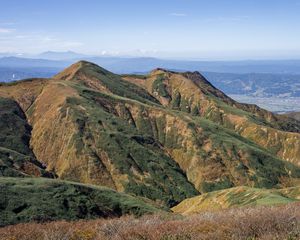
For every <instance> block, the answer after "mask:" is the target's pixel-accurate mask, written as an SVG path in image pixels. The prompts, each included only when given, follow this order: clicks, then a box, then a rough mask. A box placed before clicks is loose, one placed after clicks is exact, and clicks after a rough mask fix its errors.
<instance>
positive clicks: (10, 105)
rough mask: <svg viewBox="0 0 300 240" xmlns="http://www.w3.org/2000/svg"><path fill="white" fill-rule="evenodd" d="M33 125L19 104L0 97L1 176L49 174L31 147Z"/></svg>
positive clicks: (49, 175)
mask: <svg viewBox="0 0 300 240" xmlns="http://www.w3.org/2000/svg"><path fill="white" fill-rule="evenodd" d="M30 138H31V127H30V126H29V125H28V123H27V120H26V116H25V114H24V112H23V111H22V109H21V108H20V107H19V105H18V104H17V103H16V102H15V101H13V100H11V99H7V98H0V176H15V177H24V176H48V177H51V176H52V174H50V173H47V171H46V170H45V166H43V165H42V164H41V163H40V162H39V161H37V159H36V157H35V155H34V153H33V152H32V150H31V148H30V144H29V141H30Z"/></svg>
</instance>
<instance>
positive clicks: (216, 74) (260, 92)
mask: <svg viewBox="0 0 300 240" xmlns="http://www.w3.org/2000/svg"><path fill="white" fill-rule="evenodd" d="M39 57H41V58H49V59H39V58H19V57H3V58H0V81H3V82H9V81H14V80H19V79H24V78H30V77H51V76H53V75H54V74H56V73H57V72H59V71H61V70H62V69H63V68H65V67H67V66H68V65H70V64H71V62H72V60H70V59H69V58H75V59H81V58H83V59H87V60H90V61H93V62H95V63H97V64H99V65H101V66H104V67H105V68H106V69H108V70H110V71H114V72H117V73H123V74H124V73H142V74H144V73H147V72H149V71H150V70H151V69H153V68H155V67H162V68H166V69H171V70H172V69H173V70H176V71H201V72H202V73H203V74H204V76H206V77H207V78H208V79H209V81H211V82H212V83H213V84H214V85H215V86H217V87H218V88H220V89H221V90H222V91H224V92H225V93H226V94H240V95H251V96H259V97H273V96H279V97H280V96H281V97H300V61H240V62H200V61H175V60H162V59H156V58H119V57H89V56H86V55H82V54H77V53H75V52H63V53H57V52H45V53H42V54H40V55H39ZM54 59H64V60H54ZM244 72H245V73H244ZM251 72H253V73H251ZM271 72H272V73H271Z"/></svg>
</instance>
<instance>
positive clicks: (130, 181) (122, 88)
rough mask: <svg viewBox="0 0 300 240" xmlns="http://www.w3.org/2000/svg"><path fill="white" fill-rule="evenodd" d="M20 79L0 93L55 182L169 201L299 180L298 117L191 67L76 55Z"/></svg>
mask: <svg viewBox="0 0 300 240" xmlns="http://www.w3.org/2000/svg"><path fill="white" fill-rule="evenodd" d="M26 84H28V86H27V87H26V88H22V86H24V82H20V83H19V84H16V85H14V86H6V85H5V86H1V87H0V96H3V97H6V98H7V97H10V98H13V99H15V100H16V101H17V102H18V103H19V104H20V106H22V108H23V110H24V111H26V115H27V118H28V122H29V123H30V125H31V126H32V128H33V129H32V134H31V139H30V146H31V148H32V149H33V152H34V154H35V156H36V157H37V159H38V160H40V161H41V162H43V163H46V164H47V169H48V170H51V171H55V172H56V174H57V175H58V176H59V177H60V178H62V179H68V180H73V181H78V182H83V183H91V184H96V185H104V186H108V187H110V188H113V189H116V190H117V191H125V192H127V193H132V194H136V195H139V196H143V197H147V198H149V199H152V200H157V201H158V202H160V203H164V204H167V205H168V206H173V205H174V204H176V203H178V202H180V201H181V200H183V199H185V198H187V197H192V196H194V195H196V194H198V193H199V192H208V191H212V190H217V189H224V188H229V187H233V186H240V185H247V186H255V187H274V186H279V185H283V184H287V183H289V184H292V182H293V181H294V180H297V179H298V178H300V168H299V166H300V162H299V159H300V149H299V146H300V144H299V143H300V134H299V133H298V132H299V129H300V123H299V122H297V121H296V120H290V119H288V118H283V117H280V116H277V115H274V114H272V113H270V112H267V111H265V110H263V109H260V108H258V107H257V106H253V105H245V104H240V103H237V102H235V101H234V100H232V99H230V98H229V97H227V96H226V95H225V94H224V93H222V92H221V91H219V90H218V89H216V88H215V87H213V86H212V85H211V84H210V83H209V82H208V81H207V80H206V79H205V78H204V77H202V76H201V75H200V74H199V73H198V72H195V73H190V72H188V73H175V72H170V71H166V70H163V69H156V70H154V71H152V72H151V73H150V74H149V75H148V76H143V77H142V78H141V77H140V76H139V77H135V76H127V77H124V78H122V77H121V76H118V75H115V74H113V73H111V72H109V71H107V70H105V69H103V68H100V67H98V66H97V65H95V64H92V63H88V62H78V63H76V64H74V65H72V66H71V67H69V68H68V69H66V70H65V71H63V72H61V73H60V74H58V75H56V76H55V77H54V78H53V79H49V80H38V82H36V81H34V80H33V81H31V82H26ZM30 84H32V89H31V87H30ZM28 89H31V91H29V90H28ZM8 91H9V93H10V94H8ZM22 91H24V92H25V91H26V92H32V94H31V96H32V101H29V102H30V104H29V103H26V104H22V102H24V99H22V98H21V97H20V96H21V93H22Z"/></svg>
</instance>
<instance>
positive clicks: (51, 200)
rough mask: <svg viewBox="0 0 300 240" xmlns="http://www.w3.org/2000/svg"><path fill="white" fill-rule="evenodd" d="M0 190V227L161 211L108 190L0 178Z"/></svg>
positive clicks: (65, 183)
mask: <svg viewBox="0 0 300 240" xmlns="http://www.w3.org/2000/svg"><path fill="white" fill-rule="evenodd" d="M0 188H1V191H2V194H1V199H0V227H3V226H5V225H10V224H16V223H21V222H30V221H40V222H44V221H50V220H51V221H53V220H61V219H65V220H76V219H95V218H99V217H102V218H108V217H120V216H122V215H127V214H132V215H136V216H140V215H142V214H151V213H155V212H159V211H162V210H160V209H158V208H156V207H154V206H152V205H151V204H149V203H146V202H145V201H144V200H143V199H140V198H135V197H132V196H129V195H126V194H122V193H118V192H116V191H113V190H111V189H109V188H105V187H96V186H91V185H83V184H78V183H72V182H65V181H59V180H50V179H46V178H44V179H43V178H24V179H20V178H0ZM3 193H4V194H3Z"/></svg>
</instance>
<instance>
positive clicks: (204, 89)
mask: <svg viewBox="0 0 300 240" xmlns="http://www.w3.org/2000/svg"><path fill="white" fill-rule="evenodd" d="M146 78H147V79H146V80H144V81H143V84H142V86H147V90H148V91H149V92H150V93H152V94H153V96H155V97H156V98H157V99H158V100H159V101H160V102H161V104H163V105H164V106H168V107H169V108H172V109H176V110H180V111H182V112H186V113H189V114H191V115H200V116H202V117H205V118H206V119H208V120H210V121H213V122H215V123H217V124H219V125H223V126H224V127H226V128H229V129H232V130H234V131H235V132H237V133H238V134H239V135H241V136H243V137H245V138H248V139H250V140H252V141H253V142H256V143H257V144H258V145H260V146H263V147H264V148H266V149H268V150H269V151H271V152H272V153H273V154H275V155H277V156H278V157H279V158H282V159H284V160H287V161H289V162H291V163H293V164H296V165H298V166H300V162H299V159H300V134H299V132H300V122H299V121H296V120H293V119H291V118H287V117H285V116H281V115H275V114H272V113H271V112H268V111H266V110H264V109H261V108H259V107H257V106H255V105H248V104H240V103H238V102H235V101H234V100H232V99H230V98H229V97H227V96H226V95H225V94H224V93H222V92H221V91H219V90H218V89H216V88H214V87H213V86H212V85H211V84H210V83H209V82H208V81H207V80H206V79H205V78H204V77H203V76H201V75H200V74H199V73H197V72H195V73H176V72H170V71H166V70H163V69H158V70H155V71H153V72H152V73H151V74H150V75H148V76H146ZM125 79H126V80H127V81H131V82H135V81H134V80H132V79H133V76H132V77H131V78H128V77H126V78H125Z"/></svg>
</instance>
